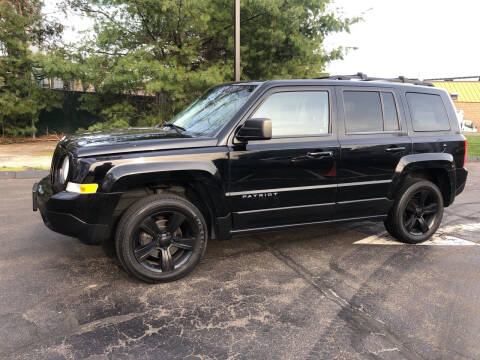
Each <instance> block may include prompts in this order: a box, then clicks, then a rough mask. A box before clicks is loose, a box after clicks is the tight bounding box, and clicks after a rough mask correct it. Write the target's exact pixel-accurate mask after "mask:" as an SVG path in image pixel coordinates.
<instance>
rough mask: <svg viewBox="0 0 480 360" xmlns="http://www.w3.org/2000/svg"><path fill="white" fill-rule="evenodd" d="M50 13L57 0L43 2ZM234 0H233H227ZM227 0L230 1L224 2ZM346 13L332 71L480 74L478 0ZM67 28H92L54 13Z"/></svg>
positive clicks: (358, 2)
mask: <svg viewBox="0 0 480 360" xmlns="http://www.w3.org/2000/svg"><path fill="white" fill-rule="evenodd" d="M44 1H45V5H46V7H45V12H46V13H50V14H52V13H53V12H54V11H55V4H56V3H57V2H58V1H59V0H44ZM231 1H233V0H231ZM226 2H228V0H226ZM332 6H333V8H336V7H340V8H343V12H344V15H345V16H357V15H361V16H363V18H364V21H362V22H360V23H358V24H355V25H353V26H352V28H351V34H345V33H342V34H335V35H332V36H330V37H329V38H328V39H327V42H326V45H327V47H328V48H330V47H333V46H338V45H342V46H345V47H356V48H358V49H357V50H351V51H350V52H349V53H348V54H347V55H346V56H345V59H344V60H343V61H335V62H333V63H331V64H330V65H329V66H328V67H327V71H328V72H330V73H332V74H354V73H357V72H359V71H361V72H364V73H366V74H368V75H370V76H384V77H393V76H398V75H404V76H408V77H418V78H422V79H425V78H432V77H449V76H450V77H451V76H472V75H477V76H478V75H480V40H479V37H480V36H479V35H480V26H479V23H480V1H478V0H455V1H452V0H336V1H335V2H334V4H333V5H332ZM56 15H57V18H58V19H60V20H61V21H62V22H63V23H64V24H65V25H66V27H67V29H66V35H65V38H66V40H70V41H72V40H75V39H79V36H78V31H79V30H84V29H86V28H88V27H89V26H91V22H89V21H86V20H85V19H82V18H78V17H74V16H69V17H67V18H65V17H64V16H63V15H62V14H59V13H57V14H56Z"/></svg>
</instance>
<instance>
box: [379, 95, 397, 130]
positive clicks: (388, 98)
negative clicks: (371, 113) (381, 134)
mask: <svg viewBox="0 0 480 360" xmlns="http://www.w3.org/2000/svg"><path fill="white" fill-rule="evenodd" d="M382 101H383V112H384V114H385V125H384V127H385V129H384V130H385V131H396V130H399V125H398V114H397V107H396V106H395V99H394V97H393V94H392V93H389V92H382Z"/></svg>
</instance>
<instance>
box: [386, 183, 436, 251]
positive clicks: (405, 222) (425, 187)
mask: <svg viewBox="0 0 480 360" xmlns="http://www.w3.org/2000/svg"><path fill="white" fill-rule="evenodd" d="M442 217H443V196H442V193H441V192H440V189H439V188H438V187H437V186H436V185H435V184H434V183H432V182H430V181H427V180H420V181H415V182H410V183H407V184H406V185H405V186H404V187H403V188H402V190H401V191H400V196H399V198H398V199H397V200H396V201H395V204H394V206H393V208H392V210H391V211H390V214H389V215H388V218H387V219H386V222H385V227H386V228H387V230H388V232H389V233H390V234H391V235H392V236H393V237H395V238H396V239H398V240H400V241H402V242H406V243H410V244H417V243H421V242H424V241H426V240H428V239H429V238H430V237H431V236H432V235H433V234H434V233H435V231H437V229H438V227H439V226H440V223H441V222H442Z"/></svg>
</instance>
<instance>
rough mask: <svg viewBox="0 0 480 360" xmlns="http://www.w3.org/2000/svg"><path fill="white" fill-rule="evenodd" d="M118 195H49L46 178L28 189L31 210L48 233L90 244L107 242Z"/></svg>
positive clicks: (50, 193)
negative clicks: (38, 214) (40, 216)
mask: <svg viewBox="0 0 480 360" xmlns="http://www.w3.org/2000/svg"><path fill="white" fill-rule="evenodd" d="M120 196H121V193H95V194H76V193H70V192H66V191H60V192H57V193H53V190H52V184H51V182H50V178H49V177H45V178H43V179H42V180H41V181H40V182H39V183H35V184H34V185H33V189H32V201H33V210H34V211H36V210H37V209H38V210H40V214H41V215H42V219H43V222H44V223H45V225H46V226H47V227H48V228H50V229H51V230H53V231H55V232H58V233H61V234H64V235H69V236H73V237H77V238H81V239H88V240H90V241H92V242H102V241H104V240H106V239H108V238H109V237H110V236H111V234H112V231H113V228H114V225H115V223H116V216H115V213H116V207H117V204H118V201H119V199H120Z"/></svg>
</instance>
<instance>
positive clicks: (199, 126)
mask: <svg viewBox="0 0 480 360" xmlns="http://www.w3.org/2000/svg"><path fill="white" fill-rule="evenodd" d="M255 87H256V86H255V85H223V86H218V87H214V88H212V89H210V90H208V91H207V92H206V93H204V94H203V95H202V96H200V97H199V98H198V99H197V100H195V101H194V102H193V103H192V104H190V105H189V106H188V107H187V108H186V109H185V110H183V111H182V112H180V113H179V114H178V115H177V116H175V117H174V118H173V119H172V120H171V121H169V123H170V124H174V125H176V126H178V127H180V128H183V129H185V131H187V132H189V133H193V134H196V135H210V136H211V135H213V134H215V133H216V132H217V130H218V129H220V128H221V127H222V126H223V125H224V124H226V123H227V122H228V121H229V120H230V119H231V118H232V116H233V115H234V114H235V113H236V112H237V111H238V110H239V109H240V107H241V106H242V105H243V104H245V102H246V101H247V99H248V98H249V97H250V95H251V94H252V92H253V90H254V89H255Z"/></svg>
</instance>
